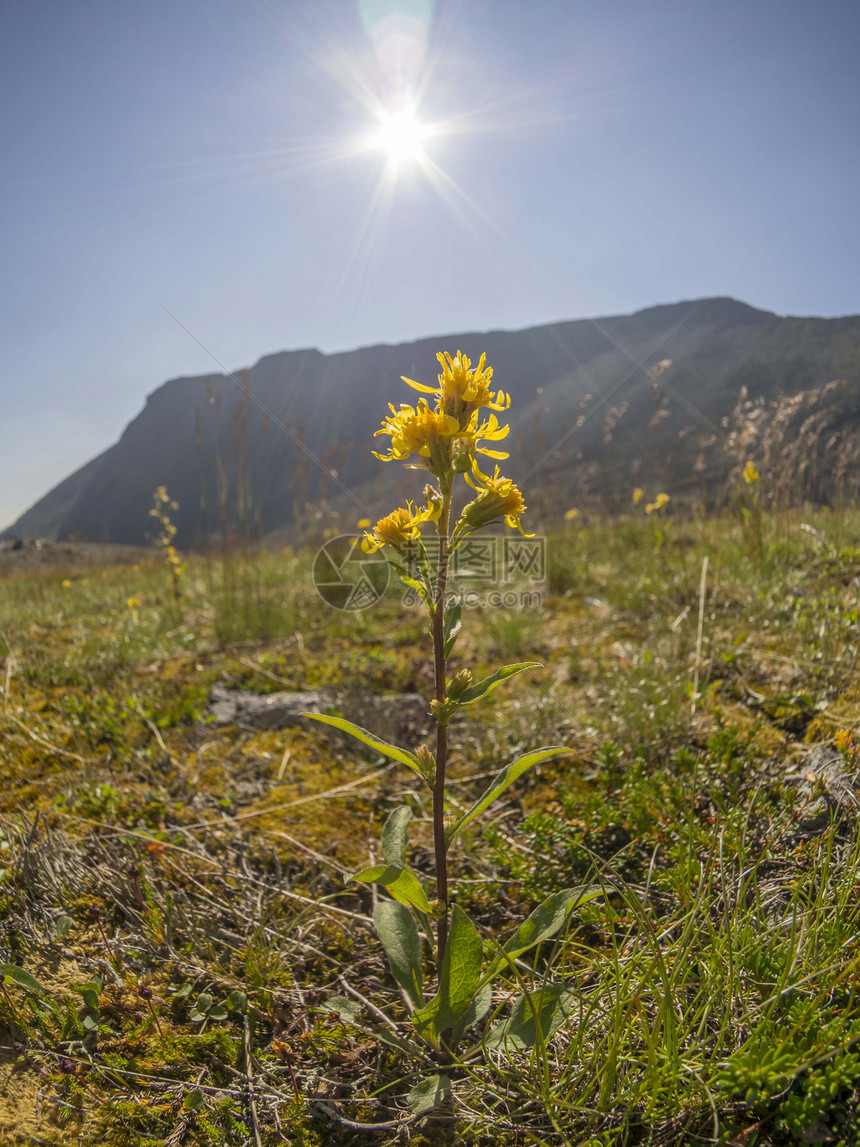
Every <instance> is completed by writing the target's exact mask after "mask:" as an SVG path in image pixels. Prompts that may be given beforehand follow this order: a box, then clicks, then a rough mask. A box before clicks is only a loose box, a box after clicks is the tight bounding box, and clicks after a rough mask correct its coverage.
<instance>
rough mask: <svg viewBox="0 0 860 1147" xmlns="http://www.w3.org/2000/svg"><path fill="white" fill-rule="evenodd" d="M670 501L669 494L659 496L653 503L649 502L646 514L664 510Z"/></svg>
mask: <svg viewBox="0 0 860 1147" xmlns="http://www.w3.org/2000/svg"><path fill="white" fill-rule="evenodd" d="M668 501H669V495H668V494H658V495H657V497H656V498H655V499H654V501H653V502H649V503H648V505H647V506H646V507H645V513H646V514H653V513H654V512H655V511H657V510H662V509H663V507H664V506H665V505H666V503H667V502H668Z"/></svg>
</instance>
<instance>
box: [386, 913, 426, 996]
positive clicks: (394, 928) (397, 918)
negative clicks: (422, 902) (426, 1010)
mask: <svg viewBox="0 0 860 1147" xmlns="http://www.w3.org/2000/svg"><path fill="white" fill-rule="evenodd" d="M373 923H374V924H375V925H376V931H377V934H378V935H379V939H380V940H381V941H382V946H383V948H385V951H386V953H387V954H388V962H389V964H390V965H391V974H392V975H393V976H394V978H395V980H396V981H397V982H398V984H399V985H400V986H401V988H403V990H404V992H406V994H407V995H408V996H409V998H410V1000H411V1001H412V1003H413V1004H414V1005H415V1007H420V1006H421V1004H423V1003H424V997H423V996H422V995H421V984H422V975H421V937H420V936H419V935H418V929H417V928H416V926H415V921H414V920H413V918H412V913H411V912H410V911H409V909H408V908H407V907H406V906H405V904H400V903H398V902H397V901H396V900H380V901H379V903H378V904H377V905H376V908H375V909H374V911H373Z"/></svg>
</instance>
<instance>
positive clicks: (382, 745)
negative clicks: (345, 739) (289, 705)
mask: <svg viewBox="0 0 860 1147" xmlns="http://www.w3.org/2000/svg"><path fill="white" fill-rule="evenodd" d="M301 716H302V717H309V718H310V719H311V720H312V721H319V722H320V723H321V724H323V725H331V726H332V728H334V729H340V730H341V732H342V733H349V735H350V736H351V737H355V739H356V740H357V741H361V742H362V743H363V744H365V745H370V747H371V749H376V751H377V752H378V753H382V755H383V756H384V757H390V758H391V760H392V761H398V762H399V763H400V764H401V765H406V766H407V767H408V768H410V769H412V771H413V772H414V773H417V774H418V776H419V777H421V778H422V779H423V777H424V774H423V773H422V771H421V766H420V765H419V764H418V758H417V757H415V756H413V754H412V753H409V752H407V751H406V749H399V748H398V747H397V745H389V743H388V741H383V740H381V739H380V738H379V737H376V736H374V734H373V733H369V732H368V731H367V729H362V727H361V726H360V725H353V723H352V721H347V720H346V719H345V718H344V717H330V716H329V715H328V714H327V713H302V714H301Z"/></svg>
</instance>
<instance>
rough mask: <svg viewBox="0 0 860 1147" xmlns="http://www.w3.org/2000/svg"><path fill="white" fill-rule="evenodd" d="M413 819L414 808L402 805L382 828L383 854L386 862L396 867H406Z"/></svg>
mask: <svg viewBox="0 0 860 1147" xmlns="http://www.w3.org/2000/svg"><path fill="white" fill-rule="evenodd" d="M410 820H412V809H411V808H409V807H408V805H401V806H400V807H399V808H396V809H395V810H394V812H392V813H391V815H390V816H389V817H388V819H387V820H386V822H385V827H384V828H383V830H382V855H383V856H384V857H385V863H386V864H392V865H394V867H395V868H404V867H405V866H406V860H405V857H404V855H403V854H404V853H405V851H406V841H407V836H406V834H407V830H408V828H409V822H410Z"/></svg>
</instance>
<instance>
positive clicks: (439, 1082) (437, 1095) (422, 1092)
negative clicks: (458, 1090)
mask: <svg viewBox="0 0 860 1147" xmlns="http://www.w3.org/2000/svg"><path fill="white" fill-rule="evenodd" d="M450 1095H451V1080H450V1079H449V1078H448V1076H447V1075H428V1076H427V1078H426V1079H422V1080H421V1082H420V1083H416V1084H415V1086H414V1087H413V1088H412V1090H411V1091H410V1092H409V1094H408V1095H407V1096H406V1102H407V1103H408V1105H409V1110H410V1111H411V1112H412V1114H413V1115H426V1113H427V1112H428V1111H432V1110H433V1108H434V1107H438V1106H439V1105H440V1103H444V1102H445V1100H446V1099H448V1098H449V1096H450Z"/></svg>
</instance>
